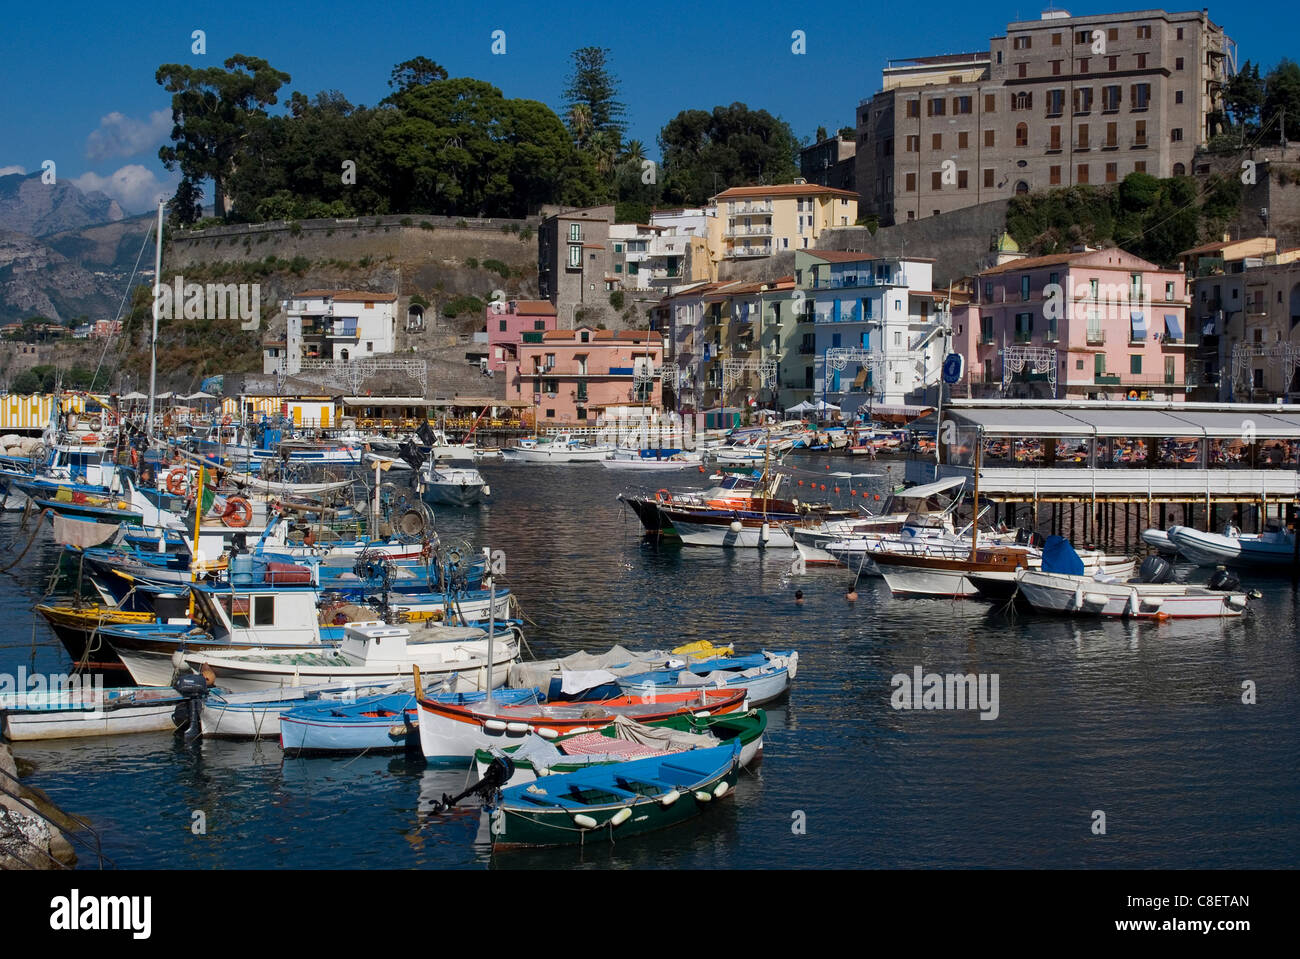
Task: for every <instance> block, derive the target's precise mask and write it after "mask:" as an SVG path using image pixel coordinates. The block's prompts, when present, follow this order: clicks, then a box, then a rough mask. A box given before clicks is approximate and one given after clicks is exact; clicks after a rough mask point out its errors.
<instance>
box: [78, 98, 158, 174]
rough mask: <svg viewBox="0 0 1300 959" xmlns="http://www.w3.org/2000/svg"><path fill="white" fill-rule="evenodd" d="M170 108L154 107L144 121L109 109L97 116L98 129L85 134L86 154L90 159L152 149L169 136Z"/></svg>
mask: <svg viewBox="0 0 1300 959" xmlns="http://www.w3.org/2000/svg"><path fill="white" fill-rule="evenodd" d="M171 129H172V112H171V110H155V111H153V113H151V114H149V119H148V120H136V119H134V118H132V117H128V116H127V115H126V114H124V113H118V112H117V111H113V112H112V113H110V114H108V115H107V116H103V117H100V119H99V129H98V130H94V131H92V132H91V134H90V136H88V137H86V157H87V158H88V159H89V160H90V161H91V162H92V163H95V162H98V161H100V160H106V159H108V158H110V157H129V156H135V155H136V154H137V153H142V152H144V151H146V150H152V149H153V148H154V147H156V146H158V145H159V144H160V143H162V142H163V141H164V140H166V139H167V138H168V137H169V136H170V135H171Z"/></svg>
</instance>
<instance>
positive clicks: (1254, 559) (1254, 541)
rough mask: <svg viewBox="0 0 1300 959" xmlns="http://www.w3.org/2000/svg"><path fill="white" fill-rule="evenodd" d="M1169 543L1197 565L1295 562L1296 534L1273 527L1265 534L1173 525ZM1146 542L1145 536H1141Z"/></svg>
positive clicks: (1269, 564) (1284, 563) (1289, 563)
mask: <svg viewBox="0 0 1300 959" xmlns="http://www.w3.org/2000/svg"><path fill="white" fill-rule="evenodd" d="M1167 534H1168V537H1169V542H1170V543H1171V544H1172V545H1173V546H1174V547H1175V548H1176V549H1177V550H1178V552H1179V553H1181V554H1182V555H1183V556H1184V557H1185V558H1186V559H1187V560H1188V561H1189V562H1192V563H1196V564H1197V565H1198V566H1238V567H1241V566H1273V567H1277V566H1291V565H1292V564H1294V563H1295V561H1296V542H1295V535H1294V534H1292V533H1288V532H1287V531H1285V530H1283V529H1280V528H1277V527H1273V528H1271V529H1268V530H1266V531H1265V532H1263V533H1239V532H1237V530H1236V528H1235V527H1233V526H1231V525H1229V526H1227V527H1225V528H1224V532H1223V533H1204V532H1201V531H1200V530H1198V529H1193V528H1192V527H1190V526H1171V527H1169V529H1168V531H1167ZM1142 538H1143V539H1146V533H1143V534H1142Z"/></svg>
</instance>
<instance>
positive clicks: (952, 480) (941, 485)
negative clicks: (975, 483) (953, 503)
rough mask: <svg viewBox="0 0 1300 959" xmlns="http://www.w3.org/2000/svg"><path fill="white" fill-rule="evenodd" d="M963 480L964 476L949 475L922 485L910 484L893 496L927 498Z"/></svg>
mask: <svg viewBox="0 0 1300 959" xmlns="http://www.w3.org/2000/svg"><path fill="white" fill-rule="evenodd" d="M965 482H966V477H964V476H949V477H948V478H947V479H941V480H935V481H934V482H933V483H926V484H925V485H923V486H910V487H908V488H907V489H905V490H900V491H899V492H897V493H895V494H894V496H896V497H897V498H898V499H929V498H930V497H931V496H935V495H937V494H939V493H946V492H948V490H950V489H955V488H956V487H958V486H961V485H963V484H964V483H965Z"/></svg>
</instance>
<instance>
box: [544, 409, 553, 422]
mask: <svg viewBox="0 0 1300 959" xmlns="http://www.w3.org/2000/svg"><path fill="white" fill-rule="evenodd" d="M546 418H547V419H548V420H553V419H555V410H547V411H546Z"/></svg>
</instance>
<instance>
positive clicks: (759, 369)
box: [722, 360, 776, 390]
mask: <svg viewBox="0 0 1300 959" xmlns="http://www.w3.org/2000/svg"><path fill="white" fill-rule="evenodd" d="M746 373H757V374H758V385H759V387H760V388H766V389H769V390H771V389H775V388H776V360H723V361H722V388H723V389H724V390H729V389H731V388H732V387H733V386H735V385H736V383H738V382H739V381H740V380H741V378H742V377H744V375H745V374H746Z"/></svg>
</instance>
